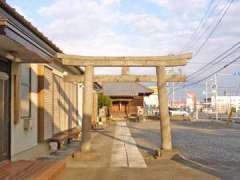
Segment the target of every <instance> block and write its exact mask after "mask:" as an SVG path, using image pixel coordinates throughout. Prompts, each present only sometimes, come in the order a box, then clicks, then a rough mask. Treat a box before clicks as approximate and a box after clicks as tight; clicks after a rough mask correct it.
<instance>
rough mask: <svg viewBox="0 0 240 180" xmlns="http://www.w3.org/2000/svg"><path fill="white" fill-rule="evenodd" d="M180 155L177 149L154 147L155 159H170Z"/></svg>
mask: <svg viewBox="0 0 240 180" xmlns="http://www.w3.org/2000/svg"><path fill="white" fill-rule="evenodd" d="M180 155H181V152H180V151H179V150H178V149H171V150H163V149H156V150H155V154H154V157H155V158H156V159H172V158H174V157H177V156H180Z"/></svg>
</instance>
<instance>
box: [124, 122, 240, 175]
mask: <svg viewBox="0 0 240 180" xmlns="http://www.w3.org/2000/svg"><path fill="white" fill-rule="evenodd" d="M128 125H129V127H130V129H131V132H132V135H133V137H134V138H135V140H136V142H137V143H138V144H139V149H140V150H141V151H142V153H143V154H148V153H153V149H156V148H158V147H160V144H161V140H160V136H159V132H160V126H159V122H158V121H146V122H143V123H129V124H128ZM172 137H173V146H174V148H176V149H178V150H180V151H181V153H182V156H183V159H182V160H176V161H178V162H179V163H182V164H185V165H188V166H190V167H192V168H195V169H197V170H201V171H204V172H207V173H209V174H211V175H214V176H217V177H219V178H221V179H240V125H233V126H231V127H228V126H227V125H226V124H225V123H224V122H216V121H210V120H202V121H197V122H172Z"/></svg>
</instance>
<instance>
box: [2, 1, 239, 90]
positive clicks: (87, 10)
mask: <svg viewBox="0 0 240 180" xmlns="http://www.w3.org/2000/svg"><path fill="white" fill-rule="evenodd" d="M7 2H8V3H9V4H11V5H12V6H13V7H15V8H16V9H17V10H18V11H19V12H20V13H22V14H23V15H24V16H25V17H26V18H27V19H28V20H29V21H31V22H32V23H33V24H34V25H35V26H36V27H37V28H39V30H40V31H42V32H43V33H44V34H45V35H46V36H47V37H49V38H50V39H51V40H53V42H54V43H56V44H57V46H59V47H60V48H61V49H62V50H63V51H64V52H66V53H71V54H80V55H166V54H177V53H179V52H182V51H183V50H184V52H193V53H195V52H196V51H197V49H198V48H199V47H201V45H202V44H203V42H204V40H205V39H206V38H207V36H208V34H209V33H210V31H211V29H213V26H214V24H215V23H216V22H217V19H218V17H219V16H217V15H218V14H219V13H221V12H222V11H223V10H224V8H225V7H226V6H227V4H228V3H229V2H230V0H213V1H212V0H181V1H179V0H135V1H134V0H67V1H66V0H51V1H49V0H41V1H40V0H39V1H37V0H21V1H19V0H7ZM210 2H213V3H212V4H210ZM210 5H211V6H210ZM208 7H210V8H212V14H210V15H209V16H208V18H206V19H205V21H206V22H205V26H202V27H201V28H200V30H199V32H198V33H197V34H195V36H196V37H194V38H193V39H192V40H191V35H192V33H193V32H194V30H195V29H196V28H197V27H198V25H199V22H200V20H201V18H202V17H203V15H204V13H205V12H206V10H207V8H208ZM214 7H215V9H214ZM239 12H240V3H239V0H235V1H234V3H233V4H232V5H231V6H230V8H229V10H228V12H227V14H226V16H225V17H224V19H223V21H222V22H221V23H220V24H219V25H218V26H217V29H216V31H215V32H214V33H213V34H212V35H211V38H210V39H209V40H208V41H207V43H206V44H205V46H204V47H203V48H202V49H201V51H200V53H199V54H198V55H197V56H194V58H193V59H192V60H191V61H190V63H189V64H188V65H187V66H186V67H184V68H181V69H182V71H183V72H184V73H185V74H191V73H192V72H194V71H196V70H198V69H199V68H201V66H204V64H206V63H208V62H209V61H211V60H212V59H213V58H215V57H216V56H217V55H219V54H220V53H221V52H223V51H224V50H226V49H227V48H229V47H230V46H232V45H233V44H234V43H236V42H238V41H239V37H240V26H238V25H239V24H240V18H239V17H238V16H239ZM208 26H209V28H208ZM185 45H187V46H186V47H185ZM191 45H193V46H191ZM183 47H185V48H183ZM237 53H238V52H237ZM238 54H239V53H238ZM238 54H235V55H234V56H237V55H238ZM231 58H233V56H232V57H230V58H229V59H226V60H225V64H226V63H227V62H228V61H230V60H231ZM225 64H224V63H221V64H218V65H216V66H212V67H211V69H209V70H208V71H207V72H205V73H202V74H199V75H198V76H197V77H195V78H193V80H191V81H192V82H194V81H197V80H199V79H201V78H203V77H205V76H206V75H207V74H209V73H211V72H214V71H215V70H217V69H218V68H220V67H221V66H223V65H225ZM238 69H239V63H235V64H234V66H231V67H229V68H226V69H225V70H224V71H223V72H222V73H225V74H226V73H227V74H233V72H235V71H239V70H238ZM106 72H108V73H111V74H116V73H119V72H120V69H119V68H118V69H113V68H103V69H98V70H97V73H106ZM132 72H134V73H138V74H154V73H155V71H154V69H152V68H148V69H145V68H133V69H132ZM236 82H237V83H236ZM238 82H239V77H237V76H227V77H226V76H224V78H223V77H222V76H221V75H219V83H220V84H221V86H229V87H232V86H235V87H236V89H237V87H238V86H239V83H238ZM202 87H203V85H196V86H194V88H195V89H196V90H197V91H199V92H201V91H202ZM239 93H240V92H239Z"/></svg>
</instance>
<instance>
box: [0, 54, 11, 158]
mask: <svg viewBox="0 0 240 180" xmlns="http://www.w3.org/2000/svg"><path fill="white" fill-rule="evenodd" d="M11 64H12V63H11V61H7V60H4V59H3V58H0V72H3V73H6V74H7V75H8V77H9V78H8V89H7V92H8V94H7V96H8V97H7V99H8V104H7V105H8V108H7V109H8V112H7V114H6V116H7V117H8V119H7V121H8V133H7V135H8V141H7V157H6V158H3V159H0V162H1V161H4V160H10V159H11V96H12V93H11V92H12V91H11V90H12V88H11Z"/></svg>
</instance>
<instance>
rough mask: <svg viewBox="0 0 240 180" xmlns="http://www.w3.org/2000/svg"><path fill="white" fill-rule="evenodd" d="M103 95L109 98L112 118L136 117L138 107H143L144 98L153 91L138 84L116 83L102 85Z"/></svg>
mask: <svg viewBox="0 0 240 180" xmlns="http://www.w3.org/2000/svg"><path fill="white" fill-rule="evenodd" d="M102 87H103V94H104V95H106V96H109V97H111V99H112V101H113V104H112V107H111V115H112V117H113V118H119V117H128V116H131V115H137V113H138V107H142V108H143V107H144V97H146V96H149V95H150V94H152V93H153V91H152V90H151V89H149V88H146V87H144V86H143V85H141V84H138V83H130V82H116V83H103V85H102Z"/></svg>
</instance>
